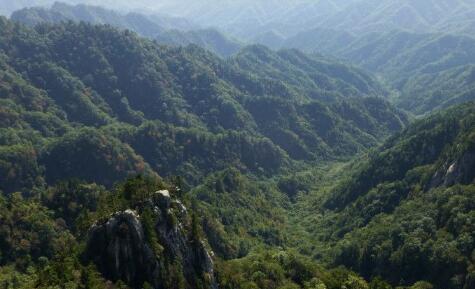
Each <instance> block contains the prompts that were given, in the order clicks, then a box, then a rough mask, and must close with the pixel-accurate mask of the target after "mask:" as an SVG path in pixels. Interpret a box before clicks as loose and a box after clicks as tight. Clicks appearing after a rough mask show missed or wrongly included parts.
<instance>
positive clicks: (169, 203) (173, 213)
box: [86, 191, 217, 289]
mask: <svg viewBox="0 0 475 289" xmlns="http://www.w3.org/2000/svg"><path fill="white" fill-rule="evenodd" d="M190 219H191V218H190V216H189V215H188V212H187V209H186V207H185V206H184V205H183V204H182V203H181V202H180V201H179V200H177V199H173V198H172V197H171V195H170V193H169V192H168V191H158V192H156V193H155V194H152V197H151V198H150V199H148V200H147V201H145V202H144V203H143V204H141V205H140V206H139V207H138V208H137V210H130V209H129V210H125V211H121V212H116V213H115V214H113V215H111V216H110V217H109V218H108V219H107V220H103V221H102V222H98V223H96V224H94V225H93V226H92V227H91V228H90V230H89V234H88V242H87V248H86V257H87V259H88V260H89V261H92V262H94V263H95V264H96V266H97V268H98V269H99V271H100V272H102V274H103V275H104V276H105V277H106V278H108V279H110V280H113V281H117V280H122V281H124V282H126V283H127V284H128V285H129V286H132V287H133V288H142V287H143V284H144V283H145V282H147V283H148V284H150V285H151V286H152V287H153V288H156V289H162V288H167V289H168V288H173V286H178V284H175V285H171V284H169V282H170V281H169V280H182V281H183V282H184V284H186V288H197V287H198V284H200V287H202V286H203V285H204V286H205V288H216V287H217V286H216V282H215V279H214V271H213V260H212V257H211V256H212V253H210V252H208V250H207V249H206V246H205V243H204V242H203V241H202V240H199V239H198V238H196V236H192V230H191V228H190V226H191V220H190ZM175 275H176V276H175ZM170 286H172V287H170Z"/></svg>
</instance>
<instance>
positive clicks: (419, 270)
mask: <svg viewBox="0 0 475 289" xmlns="http://www.w3.org/2000/svg"><path fill="white" fill-rule="evenodd" d="M474 116H475V104H474V103H473V102H472V103H467V104H464V105H461V106H458V107H454V108H451V109H449V110H447V111H444V112H440V113H436V114H434V115H432V116H430V117H428V118H426V119H423V120H419V121H417V122H415V123H414V124H412V125H410V126H409V127H408V128H406V129H405V130H403V131H402V132H401V133H398V134H396V135H395V136H394V137H391V138H390V139H389V140H388V141H387V142H386V143H385V144H384V145H382V146H381V147H380V148H377V149H375V150H373V151H371V152H370V153H369V154H368V155H366V156H364V157H362V158H359V159H356V160H355V161H354V162H352V163H351V164H350V165H347V166H346V167H344V168H342V170H345V171H346V173H345V174H341V178H340V180H339V181H337V182H336V183H335V181H334V178H331V179H329V181H330V180H331V182H329V183H327V185H324V186H320V189H319V190H318V191H316V192H314V193H312V194H310V195H308V196H306V197H303V199H302V200H301V203H300V209H299V210H300V212H304V215H305V217H303V216H302V215H301V217H302V218H303V219H305V221H304V224H306V227H307V230H308V232H310V235H311V237H309V238H313V239H316V240H319V241H318V242H317V243H319V244H320V245H319V247H318V248H320V250H317V251H316V252H315V253H319V254H322V252H325V250H328V251H327V253H326V254H328V255H326V257H329V256H331V257H330V260H331V262H333V263H334V264H335V265H338V264H343V265H345V266H347V267H348V268H352V269H353V270H355V271H357V272H359V273H361V274H362V275H363V276H364V277H365V278H368V279H371V278H373V277H376V276H381V277H382V278H384V279H385V280H389V281H390V282H391V283H392V284H394V285H409V284H413V283H414V282H416V281H418V280H421V279H422V280H426V281H429V282H431V283H432V284H434V285H435V288H470V287H471V286H472V285H473V284H474V283H473V282H474V280H475V279H474V276H475V275H474V271H473V259H472V258H471V255H470V254H471V253H470V252H472V251H473V249H474V248H475V243H473V232H474V228H473V221H474V220H473V210H474V208H475V207H474V203H473V200H474V195H473V194H474V193H475V190H474V186H473V184H474V182H475V174H474V172H475V170H474V167H475V161H474V160H475V158H474V152H475V150H474V148H475V146H474V144H475V137H474V136H475V118H474ZM309 204H310V205H309ZM311 204H313V205H311ZM323 240H326V242H322V241H323ZM328 242H329V243H330V244H331V245H330V244H329V243H328ZM320 246H322V247H320ZM323 248H326V249H323ZM330 252H331V253H330ZM324 255H325V254H324Z"/></svg>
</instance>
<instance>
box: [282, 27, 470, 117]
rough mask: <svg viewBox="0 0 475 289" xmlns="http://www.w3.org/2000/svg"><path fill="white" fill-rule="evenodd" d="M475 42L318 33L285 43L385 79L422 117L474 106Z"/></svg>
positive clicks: (446, 36)
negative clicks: (450, 108) (461, 105)
mask: <svg viewBox="0 0 475 289" xmlns="http://www.w3.org/2000/svg"><path fill="white" fill-rule="evenodd" d="M474 46H475V39H474V38H472V37H470V36H464V35H451V34H437V33H433V34H416V33H411V32H406V31H391V32H384V33H372V34H368V35H365V36H362V37H357V36H355V34H351V33H348V32H341V31H338V30H321V29H316V30H312V31H308V32H305V33H301V34H299V35H297V36H295V37H293V38H290V39H288V40H286V41H285V42H283V43H281V44H280V45H279V47H293V48H299V49H302V50H304V51H309V52H310V51H313V52H319V53H324V54H328V55H333V56H336V57H339V58H343V59H346V60H347V61H350V62H352V63H354V64H356V65H358V66H361V67H364V68H366V69H368V70H370V71H372V72H375V73H378V74H380V75H381V76H382V77H383V78H384V79H385V80H386V81H387V82H389V83H390V84H391V86H392V87H394V89H396V90H397V91H398V92H399V97H398V98H397V99H396V101H397V102H398V103H399V104H400V105H401V107H403V108H405V109H408V110H411V111H413V112H415V113H417V114H422V113H427V112H430V111H433V110H437V109H441V108H446V107H448V106H450V105H451V104H456V103H462V102H464V101H468V100H473V89H474V87H473V85H474V81H473V77H472V76H473V75H472V74H473V73H472V70H473V69H472V66H473V65H474V64H475V54H473V49H472V48H473V47H474Z"/></svg>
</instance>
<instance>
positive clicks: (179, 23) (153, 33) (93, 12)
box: [11, 2, 241, 56]
mask: <svg viewBox="0 0 475 289" xmlns="http://www.w3.org/2000/svg"><path fill="white" fill-rule="evenodd" d="M11 19H12V20H13V21H18V22H21V23H24V24H26V25H29V26H35V25H36V24H39V23H44V22H48V23H60V22H67V21H74V22H81V21H84V22H87V23H91V24H109V25H112V26H114V27H117V28H120V29H129V30H132V31H135V32H137V33H138V34H140V35H142V36H144V37H148V38H151V39H155V40H157V41H158V42H159V43H161V44H168V45H174V46H178V45H184V46H186V45H188V44H196V45H199V46H200V47H203V48H205V49H208V50H210V51H212V52H214V53H217V54H219V55H221V56H229V55H232V54H234V53H236V52H237V51H238V50H239V49H240V47H241V44H240V43H239V42H238V41H237V40H233V39H231V38H229V37H227V36H225V35H223V34H222V33H220V32H218V31H217V30H215V29H212V28H206V29H202V28H200V27H199V26H198V25H196V24H194V23H191V22H190V21H188V20H186V19H183V18H177V17H170V16H165V15H162V14H160V15H158V14H153V15H148V14H147V15H146V14H140V13H136V12H135V13H127V14H125V13H123V14H121V13H119V12H115V11H113V10H107V9H105V8H101V7H97V6H89V5H83V4H79V5H76V6H71V5H68V4H65V3H61V2H55V3H54V4H53V5H52V6H51V7H50V8H42V7H33V8H24V9H21V10H17V11H15V12H13V13H12V15H11Z"/></svg>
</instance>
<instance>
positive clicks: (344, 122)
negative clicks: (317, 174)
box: [0, 19, 407, 192]
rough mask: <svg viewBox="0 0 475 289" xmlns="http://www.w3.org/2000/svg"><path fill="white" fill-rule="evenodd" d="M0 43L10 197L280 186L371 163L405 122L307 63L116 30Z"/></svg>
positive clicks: (339, 72) (361, 84)
mask: <svg viewBox="0 0 475 289" xmlns="http://www.w3.org/2000/svg"><path fill="white" fill-rule="evenodd" d="M0 29H1V34H0V35H1V36H2V39H1V43H0V49H1V50H2V57H1V63H2V67H3V69H2V78H1V79H2V82H1V83H2V90H1V92H2V94H1V101H2V114H3V116H4V117H2V119H3V120H2V122H3V123H2V126H3V128H2V134H1V135H2V166H1V168H2V169H1V170H2V177H3V179H2V182H1V183H2V185H1V186H2V187H1V189H2V190H3V191H5V192H11V191H14V190H19V189H23V188H28V187H31V186H32V185H37V184H40V183H41V182H43V181H46V182H48V183H50V182H54V181H56V180H60V179H63V178H69V177H79V178H81V179H85V180H88V181H95V182H99V183H102V184H106V185H110V184H112V183H113V182H115V181H117V180H121V179H123V178H124V177H125V176H127V175H129V174H133V173H146V174H153V173H154V172H158V173H159V174H161V175H165V176H166V175H170V174H180V175H184V176H185V177H186V178H187V179H188V180H190V181H191V180H197V179H199V178H200V177H202V176H204V175H206V174H207V173H210V172H213V171H215V170H219V169H223V168H226V167H228V166H230V165H231V164H232V165H233V166H237V167H239V168H240V169H242V170H244V171H248V172H253V173H259V174H272V173H274V172H277V171H279V170H281V169H284V168H286V167H288V165H289V164H290V163H291V162H292V161H293V160H306V161H311V160H322V159H329V158H332V157H335V156H340V157H341V156H345V155H347V156H349V155H351V154H354V153H355V152H358V151H362V150H365V149H367V148H369V147H370V146H372V145H374V144H376V143H378V141H379V140H380V139H381V138H383V137H385V136H387V135H388V134H389V133H391V132H394V131H397V130H399V129H401V128H402V127H403V126H404V125H405V123H406V122H407V118H406V116H405V115H404V114H403V113H401V112H399V111H398V110H397V109H395V108H393V107H392V106H391V105H389V104H388V103H387V102H385V101H384V100H382V99H380V98H378V97H377V96H382V95H383V94H384V93H385V92H384V90H383V89H382V88H381V86H380V85H379V83H378V82H377V81H375V80H374V79H373V78H371V77H370V76H368V75H367V74H366V73H363V72H361V71H359V70H357V69H355V68H352V67H348V66H345V65H342V64H339V63H335V62H328V61H325V60H321V59H318V58H313V57H310V56H306V55H304V54H302V53H299V52H297V51H281V52H272V51H271V50H268V49H265V48H263V47H249V48H248V49H246V50H244V51H243V52H242V53H241V54H239V55H238V56H236V57H235V58H231V59H229V60H221V59H220V58H218V57H216V56H214V55H213V54H211V53H208V52H206V51H204V50H202V49H200V48H198V47H196V46H190V47H187V48H170V47H161V46H158V45H156V44H155V43H153V42H151V41H147V40H144V39H141V38H139V37H138V36H137V35H135V34H134V33H131V32H127V31H126V32H118V31H117V30H115V29H113V28H111V27H108V26H91V25H89V24H84V23H83V24H74V23H67V24H62V25H53V26H51V25H40V26H37V27H36V28H35V29H30V28H26V27H24V26H22V25H19V24H14V23H12V22H10V21H7V20H6V19H2V20H1V23H0ZM256 60H259V61H260V66H262V68H264V66H265V67H266V69H257V67H258V66H256V64H258V63H259V62H256ZM302 63H309V64H310V63H311V64H312V66H308V65H307V66H302V65H301V64H302ZM84 154H86V155H87V157H86V156H85V155H84ZM78 168H81V169H79V170H78ZM153 171H154V172H153ZM78 173H79V174H80V175H77V174H78ZM20 175H22V176H24V177H22V178H20V179H21V180H22V182H19V181H18V176H20Z"/></svg>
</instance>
